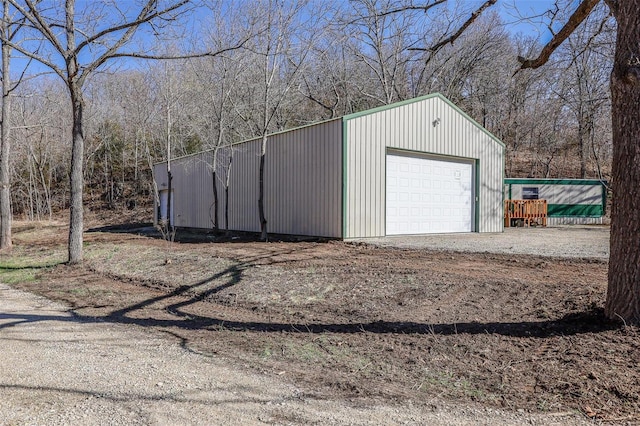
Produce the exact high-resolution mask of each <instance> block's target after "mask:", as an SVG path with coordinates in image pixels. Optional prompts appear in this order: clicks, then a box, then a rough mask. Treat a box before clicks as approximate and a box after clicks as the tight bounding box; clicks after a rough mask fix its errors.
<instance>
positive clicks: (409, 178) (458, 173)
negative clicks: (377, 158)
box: [386, 155, 473, 235]
mask: <svg viewBox="0 0 640 426" xmlns="http://www.w3.org/2000/svg"><path fill="white" fill-rule="evenodd" d="M472 188H473V166H472V164H471V163H464V162H457V161H446V160H440V159H438V160H436V159H430V158H417V157H407V156H399V155H387V200H386V202H387V218H386V224H387V234H388V235H398V234H424V233H444V232H471V231H472V222H471V221H472V217H473V215H472V211H473V201H472V200H473V198H472V197H473V190H472Z"/></svg>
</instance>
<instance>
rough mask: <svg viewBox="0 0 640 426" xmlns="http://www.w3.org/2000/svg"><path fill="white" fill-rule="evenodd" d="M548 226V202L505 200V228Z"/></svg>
mask: <svg viewBox="0 0 640 426" xmlns="http://www.w3.org/2000/svg"><path fill="white" fill-rule="evenodd" d="M519 222H520V223H522V225H524V226H531V225H534V226H537V225H542V226H547V200H504V226H505V228H508V227H510V226H517V225H518V223H519Z"/></svg>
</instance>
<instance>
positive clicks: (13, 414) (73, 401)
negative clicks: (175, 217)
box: [0, 284, 587, 425]
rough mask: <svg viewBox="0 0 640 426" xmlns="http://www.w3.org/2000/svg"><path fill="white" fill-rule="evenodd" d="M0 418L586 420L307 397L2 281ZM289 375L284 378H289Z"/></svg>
mask: <svg viewBox="0 0 640 426" xmlns="http://www.w3.org/2000/svg"><path fill="white" fill-rule="evenodd" d="M0 340H1V341H2V343H1V344H0V360H2V365H3V367H2V369H0V394H1V397H0V424H2V425H22V424H28V425H69V424H82V425H106V424H108V425H137V424H153V425H190V424H203V425H205V424H206V425H208V424H225V425H252V424H323V425H324V424H339V425H342V424H345V425H346V424H349V425H378V424H410V425H413V424H430V425H449V424H456V425H471V424H473V425H479V424H480V425H482V424H486V425H489V424H491V425H516V424H545V425H554V424H557V425H561V424H562V425H567V424H568V425H573V424H587V423H586V421H584V420H583V419H581V418H580V417H579V416H577V415H576V414H575V413H552V414H528V413H524V412H506V411H499V410H494V409H488V408H482V407H465V406H451V404H450V403H445V402H442V401H435V400H434V401H431V407H432V408H429V409H424V408H418V407H417V406H414V405H412V404H411V402H410V401H409V402H405V405H403V406H389V405H380V404H377V403H376V402H375V401H368V402H367V401H332V400H318V399H312V398H308V397H306V396H305V395H304V394H302V393H301V391H300V390H298V389H297V388H296V387H295V386H293V385H291V384H287V383H286V377H283V376H281V375H280V373H279V372H263V373H261V374H260V373H255V372H249V371H246V370H242V369H240V368H235V367H234V366H233V365H231V364H230V362H229V361H227V360H225V359H223V358H218V357H215V356H207V355H204V354H198V353H195V352H192V351H189V350H187V349H185V348H183V347H181V346H180V344H179V343H178V342H176V341H175V339H172V338H170V337H169V336H160V335H152V334H150V333H146V332H144V331H143V329H141V328H136V327H134V326H126V325H122V324H111V323H108V322H87V321H80V320H78V319H77V318H74V317H73V316H72V315H71V314H70V313H68V312H67V308H65V307H64V306H62V305H59V304H57V303H53V302H51V301H49V300H47V299H43V298H40V297H37V296H34V295H32V294H30V293H25V292H22V291H18V290H15V289H12V288H10V287H7V286H6V285H4V284H0ZM283 378H284V379H285V380H283Z"/></svg>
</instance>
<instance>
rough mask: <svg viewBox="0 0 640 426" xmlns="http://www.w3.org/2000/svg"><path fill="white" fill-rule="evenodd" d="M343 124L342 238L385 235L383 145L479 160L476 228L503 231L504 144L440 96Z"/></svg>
mask: <svg viewBox="0 0 640 426" xmlns="http://www.w3.org/2000/svg"><path fill="white" fill-rule="evenodd" d="M438 119H439V120H438ZM437 120H438V121H437ZM436 122H437V124H435V125H434V123H436ZM345 126H347V128H346V132H345V133H346V144H347V148H346V160H345V161H346V170H347V172H346V206H345V208H346V213H345V217H346V220H347V223H346V232H345V238H359V237H377V236H384V235H385V207H386V201H385V188H386V180H385V158H386V151H387V148H392V149H398V150H405V151H413V152H417V153H418V152H419V153H428V154H436V155H443V156H450V157H458V158H466V159H475V160H479V161H478V164H479V167H478V170H477V176H476V178H477V179H479V186H478V187H479V189H478V192H479V193H478V194H477V196H478V201H477V207H476V208H477V210H478V216H479V220H478V229H477V230H478V231H479V232H502V230H503V219H502V179H503V168H504V165H503V149H504V147H503V145H502V144H500V143H499V142H497V141H496V140H495V139H494V138H492V137H491V136H490V135H489V134H487V133H486V132H485V131H483V130H482V129H481V128H480V127H478V125H477V124H475V123H474V122H473V121H471V120H470V119H469V118H467V117H466V116H465V115H464V114H462V113H461V112H460V111H458V110H456V109H455V108H453V107H452V106H451V105H449V104H448V103H447V102H446V101H444V100H443V99H441V98H440V97H439V96H433V97H429V98H427V99H423V100H421V101H417V102H413V103H407V104H404V105H400V106H397V107H394V108H391V109H386V110H382V111H378V112H372V113H371V114H367V115H362V116H356V117H354V118H349V117H347V118H346V120H345Z"/></svg>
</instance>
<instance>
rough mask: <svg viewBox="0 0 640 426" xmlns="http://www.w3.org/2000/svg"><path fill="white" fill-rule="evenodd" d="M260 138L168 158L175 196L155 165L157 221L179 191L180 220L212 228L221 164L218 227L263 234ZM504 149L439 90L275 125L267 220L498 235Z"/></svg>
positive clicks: (349, 234) (313, 228) (317, 231)
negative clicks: (294, 124) (293, 125)
mask: <svg viewBox="0 0 640 426" xmlns="http://www.w3.org/2000/svg"><path fill="white" fill-rule="evenodd" d="M261 144H262V140H261V138H256V139H252V140H249V141H245V142H242V143H238V144H235V145H233V146H231V147H225V148H221V149H219V150H218V151H217V153H215V155H214V151H206V152H201V153H198V154H194V155H191V156H186V157H181V158H179V159H175V160H173V161H171V176H172V181H171V194H172V195H171V197H169V196H168V189H169V182H168V174H167V163H166V162H165V163H160V164H157V165H155V167H154V175H155V182H156V185H157V188H158V191H159V199H158V200H157V203H156V204H157V208H156V222H157V218H158V217H159V215H160V216H165V215H166V204H167V200H169V199H171V204H172V208H173V210H172V212H171V220H172V224H173V225H175V226H178V227H189V228H205V229H211V228H212V227H213V223H214V216H215V213H214V212H215V209H214V205H215V203H214V195H213V184H214V181H213V176H212V172H213V170H214V167H215V170H216V179H215V185H216V190H217V194H218V209H217V211H218V224H219V228H222V229H225V228H228V229H231V230H238V231H251V232H259V231H260V222H259V218H258V193H259V186H258V185H259V183H258V176H259V164H260V151H261ZM503 156H504V145H503V144H502V142H500V141H499V140H498V139H497V138H496V137H494V136H493V135H491V134H490V133H489V132H488V131H487V130H485V129H484V128H483V127H482V126H480V125H479V124H478V123H476V122H475V121H473V120H472V119H471V118H470V117H469V116H467V115H466V114H465V113H464V112H462V111H461V110H460V109H459V108H457V107H456V106H455V105H453V104H452V103H451V102H450V101H449V100H447V99H446V98H445V97H443V96H442V95H440V94H432V95H427V96H423V97H420V98H416V99H411V100H408V101H404V102H399V103H396V104H392V105H387V106H383V107H379V108H375V109H371V110H368V111H364V112H360V113H356V114H352V115H347V116H345V117H341V118H337V119H333V120H329V121H325V122H321V123H318V124H314V125H310V126H305V127H301V128H297V129H292V130H288V131H285V132H281V133H276V134H272V135H269V137H268V140H267V148H266V155H265V182H264V187H265V216H266V219H267V222H268V224H267V229H268V231H269V232H270V233H278V234H293V235H310V236H323V237H331V238H343V239H349V238H364V237H380V236H385V235H402V234H428V233H451V232H502V230H503V217H502V215H503V212H502V197H503V193H502V190H503V186H502V185H503V170H504V160H503V158H504V157H503ZM214 157H215V160H214ZM230 160H232V161H230ZM229 164H231V166H230V169H229ZM227 178H228V179H227ZM227 182H228V185H227ZM226 189H228V203H229V209H228V223H226V222H225V216H226V215H225V211H226V200H225V190H226Z"/></svg>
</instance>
